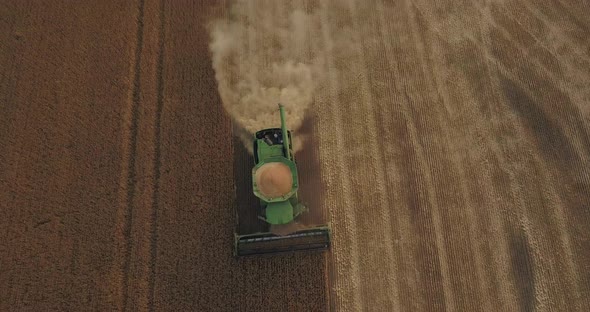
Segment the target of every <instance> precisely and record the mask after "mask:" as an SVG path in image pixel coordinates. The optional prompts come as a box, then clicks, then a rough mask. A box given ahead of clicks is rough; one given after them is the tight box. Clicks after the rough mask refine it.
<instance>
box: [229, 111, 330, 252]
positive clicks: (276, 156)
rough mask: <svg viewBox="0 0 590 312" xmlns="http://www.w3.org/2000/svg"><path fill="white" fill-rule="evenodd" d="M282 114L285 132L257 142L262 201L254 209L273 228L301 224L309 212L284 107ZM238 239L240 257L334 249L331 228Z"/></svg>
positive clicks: (256, 187) (263, 134) (255, 181)
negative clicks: (301, 194)
mask: <svg viewBox="0 0 590 312" xmlns="http://www.w3.org/2000/svg"><path fill="white" fill-rule="evenodd" d="M279 110H280V117H281V128H269V129H264V130H260V131H258V132H256V135H255V137H254V141H253V151H254V168H252V189H253V192H254V195H255V196H256V197H257V198H258V199H259V201H260V206H259V207H258V208H255V207H253V209H258V218H260V219H262V220H264V221H265V222H266V223H267V224H268V225H269V226H281V225H288V224H291V223H294V222H297V218H298V217H299V216H300V215H301V214H303V213H305V212H307V211H308V209H307V208H306V207H305V205H303V203H301V202H300V201H299V197H298V193H297V191H298V188H299V178H298V174H297V165H296V162H295V156H294V153H293V146H292V140H291V139H292V137H291V131H289V130H288V129H287V124H286V121H285V111H284V107H283V106H282V105H280V104H279ZM283 134H287V135H283ZM235 236H236V241H235V252H234V253H235V254H236V255H237V256H246V255H255V254H268V253H279V252H289V251H297V250H325V249H328V248H329V246H330V229H329V227H328V226H327V225H324V226H319V227H318V226H314V227H310V228H305V229H303V230H298V231H295V232H293V233H290V234H287V235H276V234H273V233H271V232H258V233H253V234H246V235H238V234H236V235H235Z"/></svg>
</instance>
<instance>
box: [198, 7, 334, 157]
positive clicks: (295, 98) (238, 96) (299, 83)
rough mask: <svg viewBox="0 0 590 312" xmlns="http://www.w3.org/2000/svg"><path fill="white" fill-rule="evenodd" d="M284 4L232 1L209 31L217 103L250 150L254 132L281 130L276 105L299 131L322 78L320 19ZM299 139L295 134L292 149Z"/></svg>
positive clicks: (296, 146)
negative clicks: (316, 45) (318, 44)
mask: <svg viewBox="0 0 590 312" xmlns="http://www.w3.org/2000/svg"><path fill="white" fill-rule="evenodd" d="M285 3H286V2H283V1H275V0H266V1H265V0H250V1H245V0H240V1H236V2H235V3H233V5H232V7H231V8H230V14H229V16H228V17H227V18H226V19H222V20H217V21H215V22H213V23H212V24H211V25H210V27H209V29H210V34H211V43H210V50H211V53H212V58H213V68H214V70H215V77H216V79H217V83H218V89H219V93H220V96H221V100H222V102H223V106H224V108H225V110H226V111H227V112H228V113H229V115H230V116H231V118H232V119H233V121H234V124H235V126H236V128H237V129H235V130H236V133H237V135H238V136H239V137H241V138H242V141H244V144H245V146H246V147H247V148H248V149H249V150H250V152H252V150H251V148H252V147H251V144H252V137H253V135H254V133H255V132H256V131H258V130H261V129H264V128H271V127H279V126H280V117H279V111H278V104H279V103H281V104H283V105H284V107H285V113H286V119H287V125H288V128H289V129H291V130H293V131H294V132H297V130H298V129H299V128H300V127H301V124H302V121H303V118H304V115H305V112H306V110H307V109H308V108H309V106H310V105H311V103H312V102H313V98H314V97H313V94H314V91H315V87H316V86H317V85H319V84H321V82H322V81H323V80H324V78H323V74H322V72H323V71H322V66H323V60H322V59H321V58H320V57H318V53H316V52H314V50H315V49H314V48H313V45H314V41H317V40H320V38H319V36H321V32H320V31H319V28H320V20H319V15H318V14H314V12H308V11H306V10H305V8H303V7H298V6H297V5H294V4H291V3H289V2H287V3H288V4H287V5H285ZM314 36H316V37H318V38H314ZM316 51H317V50H316ZM301 139H302V137H301V136H299V135H298V134H294V142H293V148H294V149H295V151H297V150H299V149H300V148H301Z"/></svg>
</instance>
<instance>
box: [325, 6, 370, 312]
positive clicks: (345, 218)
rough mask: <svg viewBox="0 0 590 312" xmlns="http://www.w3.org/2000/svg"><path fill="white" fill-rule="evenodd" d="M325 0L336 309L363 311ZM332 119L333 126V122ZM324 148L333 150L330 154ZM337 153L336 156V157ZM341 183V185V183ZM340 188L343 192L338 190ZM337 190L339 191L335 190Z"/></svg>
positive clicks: (328, 172) (328, 204)
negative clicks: (348, 207) (348, 206)
mask: <svg viewBox="0 0 590 312" xmlns="http://www.w3.org/2000/svg"><path fill="white" fill-rule="evenodd" d="M327 6H328V3H327V2H326V1H325V0H322V1H321V2H320V10H321V22H322V24H321V25H322V27H321V29H322V35H323V38H324V41H325V44H326V48H325V51H326V55H325V57H326V62H327V71H328V75H327V76H328V93H327V94H326V95H325V96H326V98H325V99H321V98H320V99H319V100H320V101H321V103H326V102H327V104H326V105H319V106H318V110H319V116H320V118H321V119H323V118H326V116H330V117H331V118H329V119H328V120H326V121H328V122H319V125H320V131H319V132H320V133H321V135H320V141H319V144H320V159H321V161H322V164H323V166H324V168H325V171H324V172H326V177H325V179H326V186H327V188H328V189H327V190H326V192H325V194H326V197H325V206H326V207H327V208H328V209H329V210H330V221H331V224H332V231H333V243H332V257H333V258H332V259H333V261H334V263H335V264H334V267H335V272H333V273H334V276H333V280H332V284H333V285H332V287H333V288H334V294H335V296H334V297H335V298H333V299H334V300H335V303H334V306H335V309H336V310H340V309H341V308H343V307H345V308H346V309H347V310H349V311H361V310H362V307H363V298H362V297H361V296H360V291H359V287H360V283H361V281H360V272H359V269H360V268H359V266H358V265H356V262H355V261H356V260H357V259H358V258H359V251H358V249H359V243H358V240H357V237H358V236H357V228H356V223H357V222H356V213H355V211H354V210H351V209H347V207H346V206H347V205H354V204H355V203H356V201H355V200H354V199H353V198H352V196H351V191H352V186H351V183H350V180H349V177H350V174H351V171H350V170H349V168H348V167H347V166H346V164H345V162H344V155H345V146H344V137H343V135H342V134H341V133H340V129H344V127H343V124H342V120H343V119H342V116H341V114H340V110H339V106H338V104H337V103H338V98H339V95H338V90H339V89H340V80H339V79H338V72H337V68H336V64H335V63H334V59H333V56H332V55H331V51H333V49H334V46H333V41H332V35H331V30H332V28H331V25H329V21H328V16H327V12H326V9H327ZM330 121H331V122H332V124H333V125H332V126H330ZM325 151H330V152H328V153H327V154H326V153H325ZM333 157H335V159H334V158H333ZM338 186H340V187H338ZM338 190H341V192H337V191H338ZM335 192H337V193H335Z"/></svg>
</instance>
